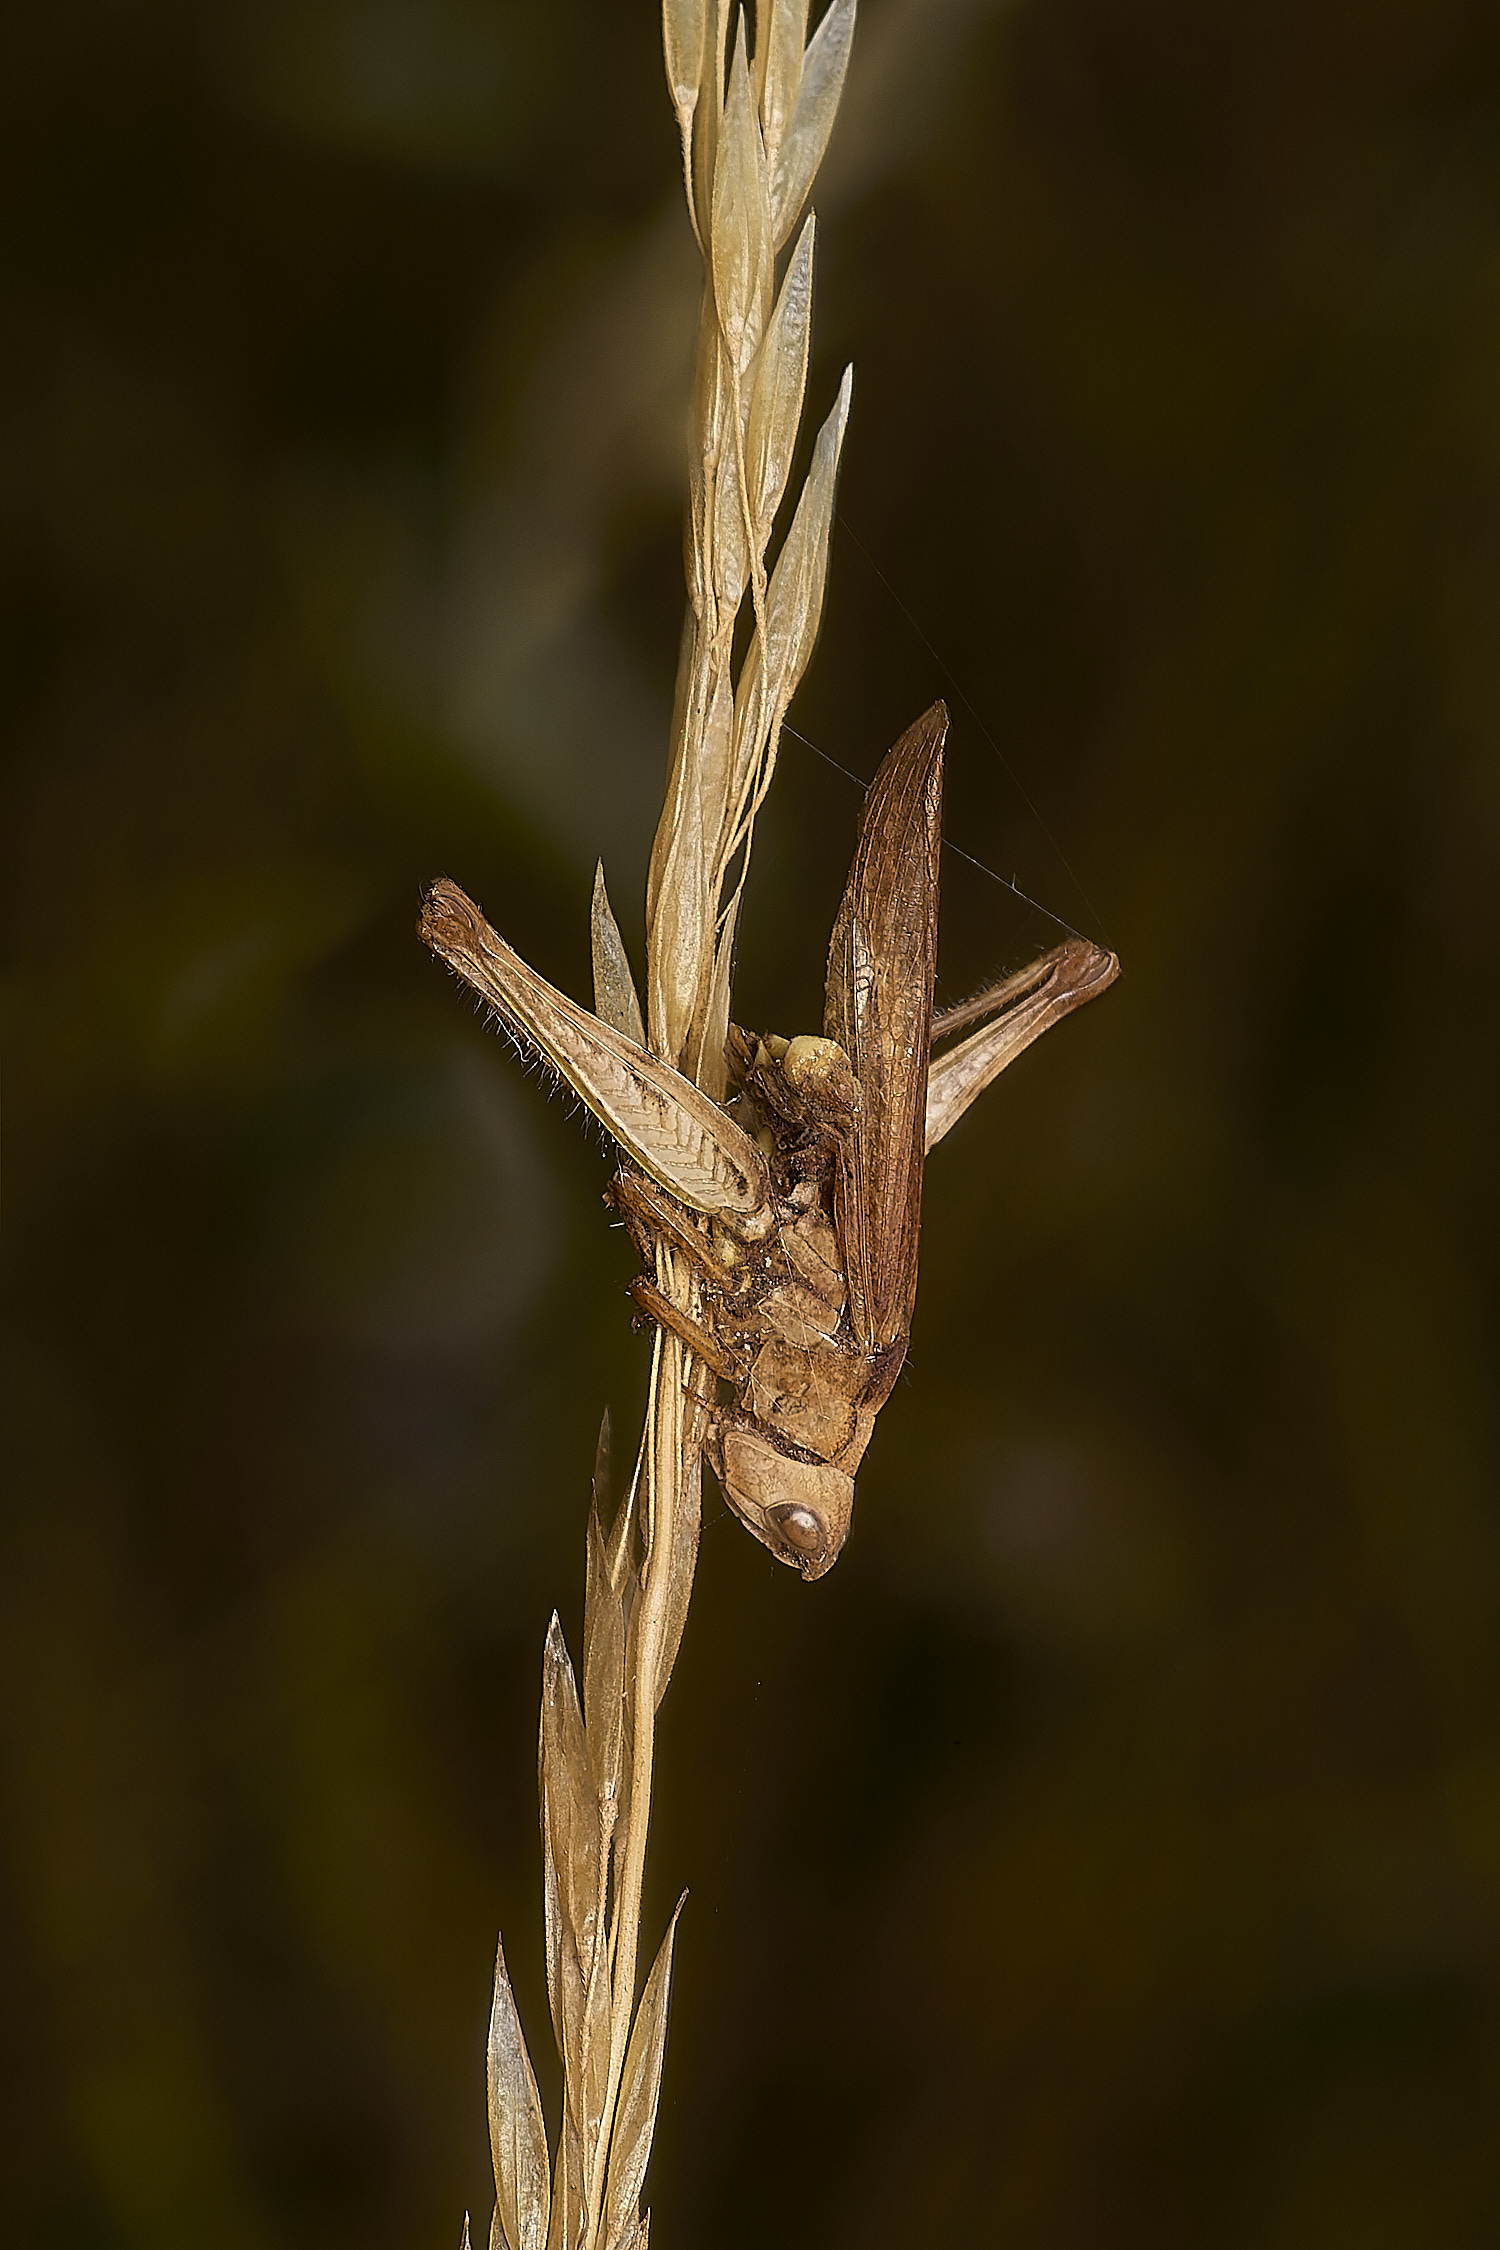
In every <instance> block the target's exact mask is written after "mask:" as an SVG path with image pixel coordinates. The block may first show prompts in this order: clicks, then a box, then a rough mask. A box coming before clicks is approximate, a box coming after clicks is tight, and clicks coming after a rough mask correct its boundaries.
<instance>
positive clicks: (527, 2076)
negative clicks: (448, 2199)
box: [464, 1946, 550, 2250]
mask: <svg viewBox="0 0 1500 2250" xmlns="http://www.w3.org/2000/svg"><path fill="white" fill-rule="evenodd" d="M489 2095H490V2153H491V2155H492V2157H493V2159H494V2165H495V2216H494V2219H493V2220H492V2222H491V2225H490V2250H543V2245H544V2244H545V2242H546V2240H547V2220H548V2216H549V2210H548V2206H549V2201H550V2197H549V2190H548V2183H547V2128H546V2126H545V2124H544V2123H543V2121H542V2104H541V2098H540V2096H539V2095H538V2093H537V2090H536V2074H535V2073H534V2071H533V2070H532V2067H531V2057H530V2056H529V2055H528V2054H527V2052H526V2041H525V2038H524V2037H523V2035H522V2031H521V2019H520V2017H519V2016H518V2015H517V2013H516V2003H515V1996H514V1994H513V1993H512V1991H511V1989H510V1978H509V1977H508V1976H507V1975H506V1973H505V1950H504V1948H503V1946H497V1947H496V1949H495V1997H494V2002H493V2005H492V2007H491V2009H490V2036H489ZM468 2239H469V2222H468V2218H467V2215H466V2216H465V2219H464V2241H465V2244H467V2242H468Z"/></svg>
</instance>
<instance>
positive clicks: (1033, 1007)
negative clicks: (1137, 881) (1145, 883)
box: [927, 938, 1120, 1151]
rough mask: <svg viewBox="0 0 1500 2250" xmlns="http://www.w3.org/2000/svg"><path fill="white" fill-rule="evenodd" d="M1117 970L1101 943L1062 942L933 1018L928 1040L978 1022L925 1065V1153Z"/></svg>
mask: <svg viewBox="0 0 1500 2250" xmlns="http://www.w3.org/2000/svg"><path fill="white" fill-rule="evenodd" d="M1119 973H1120V964H1119V962H1118V961H1117V960H1116V958H1115V956H1114V954H1112V953H1107V952H1106V951H1105V950H1104V948H1103V946H1101V945H1091V944H1090V943H1089V941H1088V940H1087V939H1086V938H1070V939H1069V940H1068V942H1067V944H1066V945H1059V946H1055V947H1054V948H1053V950H1052V951H1051V952H1050V953H1044V954H1043V955H1042V957H1041V959H1040V960H1039V961H1033V962H1032V964H1031V966H1030V967H1029V968H1027V969H1022V970H1020V971H1018V973H1017V974H1016V975H1015V976H1013V977H1006V978H1005V980H1004V981H1003V983H1000V984H996V985H992V986H991V987H990V989H989V990H988V991H987V992H981V993H979V994H977V995H976V996H975V998H974V999H972V1000H965V1001H964V1002H963V1003H962V1004H961V1005H960V1006H959V1007H956V1008H947V1009H945V1010H944V1011H943V1013H942V1014H941V1015H939V1016H934V1017H933V1019H932V1036H933V1038H934V1040H937V1039H943V1038H948V1037H950V1036H951V1035H952V1034H953V1033H954V1032H956V1031H963V1030H965V1029H966V1028H967V1026H968V1025H969V1024H971V1023H981V1024H982V1028H981V1029H980V1030H978V1031H976V1032H975V1033H974V1034H973V1035H972V1037H970V1038H968V1039H965V1040H963V1041H962V1042H961V1043H960V1044H959V1045H958V1046H957V1047H950V1048H949V1050H948V1052H947V1053H946V1054H944V1055H934V1056H933V1057H932V1060H931V1062H930V1063H929V1064H928V1067H927V1148H928V1150H929V1151H930V1150H932V1149H934V1148H936V1147H937V1144H938V1142H939V1141H940V1140H941V1139H942V1138H943V1135H944V1134H945V1133H947V1132H949V1131H951V1129H952V1128H953V1126H955V1125H956V1124H957V1123H958V1120H959V1119H960V1118H961V1117H962V1115H963V1113H964V1111H965V1110H966V1109H967V1108H968V1107H969V1105H970V1103H971V1102H975V1101H977V1100H978V1099H979V1096H980V1095H981V1094H982V1093H983V1092H984V1090H985V1088H986V1087H987V1086H989V1085H992V1084H993V1082H994V1081H995V1079H997V1078H998V1077H999V1075H1000V1073H1001V1071H1002V1070H1004V1069H1005V1068H1006V1067H1007V1066H1008V1065H1009V1064H1010V1063H1013V1062H1014V1061H1015V1059H1016V1057H1017V1055H1019V1054H1021V1053H1022V1052H1023V1051H1024V1050H1025V1049H1026V1048H1027V1047H1029V1046H1030V1045H1031V1043H1032V1041H1033V1040H1034V1039H1040V1037H1041V1036H1042V1033H1043V1032H1044V1031H1050V1030H1051V1028H1052V1026H1053V1025H1054V1024H1055V1023H1060V1022H1061V1021H1062V1019H1063V1017H1064V1016H1066V1015H1071V1014H1072V1012H1073V1010H1074V1009H1075V1008H1081V1007H1082V1006H1083V1004H1084V1002H1085V1001H1087V1000H1094V999H1097V997H1098V995H1099V994H1100V993H1101V992H1104V991H1106V990H1107V989H1108V987H1109V986H1110V985H1112V984H1113V983H1114V981H1115V978H1116V977H1117V976H1118V975H1119ZM985 1019H988V1020H985Z"/></svg>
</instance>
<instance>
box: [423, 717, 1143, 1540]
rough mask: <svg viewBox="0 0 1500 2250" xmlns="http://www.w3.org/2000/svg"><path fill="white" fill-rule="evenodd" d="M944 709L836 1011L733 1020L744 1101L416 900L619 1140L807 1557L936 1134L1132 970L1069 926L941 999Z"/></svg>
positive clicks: (844, 1469) (446, 892) (446, 943)
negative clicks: (1073, 935)
mask: <svg viewBox="0 0 1500 2250" xmlns="http://www.w3.org/2000/svg"><path fill="white" fill-rule="evenodd" d="M947 731H948V714H947V711H946V710H945V708H944V706H943V705H942V704H941V703H937V704H934V705H933V707H932V709H931V710H930V711H928V712H927V713H926V714H925V715H924V716H923V717H922V718H920V719H918V720H917V722H916V724H915V725H914V726H912V727H910V728H908V730H907V732H906V733H905V734H904V735H903V736H902V737H901V740H900V741H899V742H898V743H897V744H896V746H895V748H894V749H893V750H891V751H890V753H889V754H888V756H887V757H886V758H885V760H884V762H883V763H882V765H881V768H880V771H879V773H878V774H877V775H876V777H875V781H874V783H873V785H872V787H871V789H870V792H869V795H868V797H867V798H866V800H865V806H864V812H863V815H862V817H861V821H860V830H859V843H858V847H857V849H856V851H855V855H854V864H853V866H852V868H851V869H850V873H849V881H848V885H847V887H846V889H845V892H844V898H843V903H842V905H841V906H840V908H839V913H838V918H837V920H836V921H835V923H834V927H833V936H832V940H831V942H830V945H829V949H828V978H827V988H826V1001H825V1007H824V1017H823V1033H822V1036H821V1037H814V1036H811V1035H804V1036H802V1037H800V1038H795V1039H782V1038H776V1037H770V1036H767V1037H764V1038H757V1037H755V1036H754V1035H752V1034H749V1033H746V1032H744V1031H741V1030H740V1029H739V1028H738V1027H737V1026H733V1025H732V1026H731V1027H730V1032H729V1043H728V1055H727V1063H728V1082H729V1091H728V1097H727V1099H726V1101H725V1102H724V1103H723V1105H720V1104H719V1103H718V1102H715V1101H713V1100H711V1099H710V1097H709V1096H708V1095H707V1094H706V1093H704V1092H703V1091H702V1090H701V1088H699V1087H698V1086H695V1085H694V1084H693V1083H692V1082H691V1081H690V1080H689V1079H687V1078H686V1077H684V1076H683V1075H682V1073H681V1072H679V1071H677V1070H675V1069H673V1067H672V1066H671V1064H670V1063H667V1062H664V1061H663V1060H661V1059H660V1058H659V1057H658V1056H656V1055H653V1054H651V1053H650V1052H649V1051H648V1050H647V1048H646V1047H645V1046H644V1045H643V1044H642V1043H641V1042H640V1041H639V1040H637V1039H634V1038H632V1037H631V1036H630V1035H629V1033H628V1032H626V1031H623V1030H617V1029H615V1028H613V1027H612V1025H610V1024H608V1023H605V1022H602V1021H601V1020H600V1018H599V1017H597V1016H595V1015H592V1014H590V1013H589V1011H588V1010H587V1009H585V1008H581V1007H579V1006H578V1005H577V1003H576V1002H574V1001H572V1000H570V999H568V998H567V996H566V995H565V994H564V993H561V992H558V991H557V990H556V989H555V988H554V987H553V986H552V985H550V984H548V983H547V982H546V981H545V979H543V978H542V977H539V976H538V975H537V974H536V972H535V970H533V969H530V968H528V967H527V965H526V963H525V962H524V961H523V960H521V958H520V956H519V955H518V954H516V953H515V952H513V951H512V950H511V948H510V947H509V946H508V945H507V944H506V943H505V941H504V939H503V938H501V937H499V936H498V935H497V934H496V933H495V931H494V930H492V929H491V928H490V926H489V924H488V923H487V922H486V921H485V919H484V917H483V915H482V914H481V913H480V912H479V909H478V908H477V907H476V906H475V905H474V904H473V903H472V902H471V901H470V900H469V899H468V898H466V897H465V896H464V893H463V892H462V891H461V890H459V889H458V887H457V885H456V884H454V883H450V882H447V881H446V880H444V881H439V882H437V883H434V884H433V886H432V887H431V889H430V890H429V891H428V893H427V895H426V898H425V899H424V901H423V906H422V916H421V921H420V923H419V925H418V927H419V930H420V934H421V936H422V937H423V938H424V939H425V941H426V943H427V944H428V945H429V946H431V948H432V950H433V951H434V952H435V953H437V954H438V955H439V956H440V957H441V958H442V959H443V960H445V961H446V962H447V963H448V964H449V966H450V967H451V968H453V969H455V970H456V971H457V972H458V974H459V975H460V976H461V977H463V978H464V979H465V981H466V982H467V983H468V984H470V985H472V986H473V988H474V989H475V990H476V991H477V992H478V993H479V994H480V995H481V996H482V997H483V998H484V999H485V1000H486V1001H488V1002H489V1004H490V1005H491V1007H492V1008H493V1009H494V1010H495V1011H496V1013H497V1014H498V1015H499V1016H500V1017H501V1018H502V1020H503V1021H504V1022H505V1023H506V1024H507V1025H508V1026H509V1027H510V1028H511V1029H512V1030H513V1031H515V1032H517V1033H518V1034H520V1035H521V1036H523V1037H524V1038H526V1039H529V1040H530V1041H532V1042H534V1043H535V1045H536V1046H537V1047H538V1048H540V1049H541V1051H542V1053H543V1054H544V1055H545V1056H546V1057H547V1059H548V1060H549V1061H550V1062H551V1063H552V1064H553V1065H554V1066H555V1068H556V1069H557V1070H558V1071H559V1072H560V1073H561V1074H562V1076H563V1077H564V1078H565V1079H566V1080H567V1081H568V1083H569V1085H571V1086H572V1087H573V1089H574V1091H575V1092H576V1093H577V1094H578V1095H579V1096H580V1097H581V1099H582V1100H583V1101H584V1102H585V1103H586V1104H587V1106H588V1108H589V1109H590V1110H592V1112H593V1113H594V1115H595V1117H597V1118H598V1120H599V1122H600V1123H601V1124H602V1125H603V1126H604V1128H605V1130H606V1131H607V1132H608V1133H609V1134H611V1135H612V1137H613V1138H614V1140H615V1141H616V1143H617V1144H618V1146H619V1148H620V1150H621V1152H622V1155H623V1157H624V1159H625V1161H624V1162H623V1163H622V1165H621V1168H620V1171H619V1173H618V1176H617V1177H616V1179H615V1180H614V1181H613V1183H612V1185H611V1187H610V1189H609V1190H608V1193H607V1200H609V1201H611V1202H612V1203H613V1204H614V1205H615V1207H616V1209H617V1210H618V1211H619V1212H620V1214H621V1216H622V1217H623V1218H624V1220H625V1222H626V1224H627V1226H628V1227H629V1229H630V1231H631V1233H632V1235H633V1237H634V1239H635V1242H636V1245H637V1247H638V1248H639V1250H640V1251H641V1253H642V1256H643V1258H644V1259H645V1261H646V1263H647V1265H648V1266H654V1267H655V1268H656V1271H657V1275H658V1279H657V1280H652V1279H650V1278H649V1276H647V1275H642V1276H640V1277H638V1278H637V1279H636V1280H635V1281H634V1282H632V1283H631V1285H630V1286H631V1295H632V1296H633V1297H634V1299H635V1302H636V1304H637V1305H638V1307H639V1308H640V1310H641V1312H642V1313H643V1314H645V1315H647V1316H648V1317H649V1318H650V1319H651V1320H653V1321H655V1322H657V1323H659V1324H660V1325H661V1326H663V1327H666V1328H670V1329H672V1330H673V1331H674V1332H675V1333H676V1334H677V1335H678V1336H680V1337H681V1338H682V1340H683V1342H684V1343H685V1344H686V1345H687V1346H688V1348H689V1351H690V1352H691V1354H692V1359H693V1361H695V1362H697V1363H698V1365H699V1367H700V1368H701V1369H703V1370H706V1371H707V1373H706V1376H700V1377H699V1378H698V1382H699V1387H698V1388H697V1389H696V1391H695V1394H694V1395H695V1397H696V1398H697V1401H698V1404H699V1407H700V1409H701V1413H702V1422H701V1430H702V1440H703V1444H704V1448H705V1450H706V1452H707V1454H708V1458H709V1460H710V1462H711V1463H712V1465H713V1468H714V1470H715V1473H716V1474H717V1476H718V1479H719V1482H720V1484H721V1486H722V1487H723V1490H724V1494H725V1497H726V1498H727V1500H728V1502H729V1505H730V1506H731V1508H732V1509H733V1510H734V1512H735V1514H736V1515H737V1516H738V1517H739V1518H740V1520H741V1522H742V1523H744V1524H745V1525H746V1527H747V1528H748V1529H749V1530H750V1531H751V1532H753V1533H754V1535H755V1537H756V1538H757V1539H759V1540H761V1541H762V1542H763V1543H764V1544H765V1545H766V1546H767V1547H768V1548H769V1549H770V1550H771V1552H772V1554H774V1555H775V1556H776V1557H777V1558H778V1559H779V1560H780V1561H782V1562H785V1563H788V1564H790V1565H792V1566H793V1567H794V1568H795V1569H797V1570H799V1571H800V1572H801V1573H802V1575H803V1577H804V1578H809V1579H812V1578H820V1577H821V1576H822V1575H823V1573H824V1572H825V1571H826V1570H828V1569H829V1568H830V1567H831V1566H832V1564H833V1563H834V1562H835V1561H836V1560H837V1558H838V1555H839V1551H840V1549H841V1548H842V1546H843V1544H844V1541H845V1538H846V1537H847V1535H848V1530H849V1521H850V1515H851V1511H852V1508H853V1502H854V1473H855V1470H856V1469H857V1468H858V1466H859V1463H860V1460H861V1458H862V1457H863V1454H864V1451H865V1448H866V1446H867V1445H868V1444H869V1442H870V1434H871V1431H872V1430H873V1428H874V1424H875V1417H876V1415H877V1414H878V1413H879V1412H880V1409H881V1407H882V1406H883V1405H884V1404H885V1402H886V1400H887V1399H888V1398H889V1396H890V1394H891V1390H892V1388H893V1386H894V1384H895V1382H896V1379H897V1377H898V1375H899V1374H900V1372H901V1366H902V1362H903V1360H904V1359H905V1357H906V1347H907V1339H908V1337H909V1336H910V1333H911V1322H912V1309H913V1304H914V1300H915V1296H916V1285H917V1247H918V1240H919V1236H920V1232H921V1218H922V1170H923V1164H924V1160H925V1158H926V1156H927V1153H928V1151H929V1150H931V1149H932V1148H935V1147H936V1145H937V1143H938V1142H939V1141H940V1140H942V1139H943V1137H944V1135H945V1134H946V1133H948V1132H949V1131H950V1130H951V1129H952V1127H953V1126H954V1125H955V1124H956V1123H957V1121H958V1119H959V1118H960V1117H961V1116H962V1115H963V1113H964V1111H965V1110H966V1109H967V1108H968V1107H969V1105H970V1103H971V1102H973V1101H974V1100H975V1099H976V1098H977V1097H978V1096H979V1095H980V1094H981V1093H983V1091H984V1089H985V1088H986V1087H987V1086H988V1085H989V1084H990V1083H991V1082H992V1081H993V1080H994V1079H995V1078H997V1077H998V1076H999V1074H1000V1072H1001V1071H1002V1070H1004V1069H1005V1068H1006V1067H1007V1065H1008V1064H1010V1063H1012V1062H1014V1060H1015V1058H1016V1057H1017V1055H1019V1054H1020V1053H1021V1052H1022V1050H1023V1049H1024V1048H1026V1047H1028V1046H1030V1044H1031V1042H1032V1041H1033V1040H1034V1039H1037V1038H1039V1037H1040V1036H1041V1034H1042V1033H1043V1032H1044V1031H1046V1030H1048V1029H1049V1028H1050V1027H1051V1026H1052V1025H1053V1024H1054V1023H1057V1022H1059V1021H1060V1020H1061V1018H1062V1017H1063V1016H1065V1015H1067V1014H1069V1013H1070V1012H1071V1011H1072V1010H1073V1009H1074V1008H1078V1007H1081V1006H1082V1005H1083V1003H1084V1002H1085V1001H1087V1000H1092V999H1093V998H1094V997H1095V996H1096V995H1097V994H1098V993H1101V992H1103V991H1104V990H1105V988H1106V987H1107V986H1108V985H1110V984H1112V983H1113V982H1114V980H1115V978H1116V977H1117V976H1118V975H1119V963H1118V961H1117V960H1116V959H1115V956H1114V955H1113V954H1112V953H1108V952H1106V951H1105V950H1104V949H1103V948H1102V947H1100V946H1096V945H1092V944H1090V943H1088V942H1087V941H1086V940H1084V939H1072V940H1070V941H1069V942H1068V943H1067V944H1065V945H1060V946H1057V947H1056V948H1054V950H1053V951H1052V952H1050V953H1046V954H1044V955H1042V957H1041V958H1040V959H1039V960H1037V961H1035V962H1033V963H1032V964H1031V966H1030V967H1029V968H1027V969H1023V970H1022V971H1020V973H1019V974H1018V975H1015V976H1012V977H1008V978H1006V979H1005V980H1004V982H1002V983H1000V984H997V985H995V986H993V987H991V988H990V989H989V990H988V991H986V992H983V993H981V994H979V995H978V997H977V998H975V999H973V1000H969V1001H966V1002H965V1003H964V1004H963V1005H962V1006H960V1007H956V1008H951V1009H949V1010H947V1011H946V1012H945V1013H943V1014H941V1015H938V1016H936V1017H934V1015H933V1012H932V990H933V975H934V969H935V966H936V959H937V927H938V858H939V852H940V849H941V843H942V788H943V745H944V741H945V738H946V735H947ZM974 1025H978V1026H979V1028H978V1029H975V1030H971V1029H970V1027H971V1026H974ZM960 1032H968V1033H969V1036H968V1037H966V1038H963V1039H961V1040H960V1041H959V1043H958V1044H957V1045H956V1046H951V1047H949V1048H948V1049H947V1050H946V1052H944V1053H942V1054H939V1055H934V1054H933V1052H932V1048H933V1043H934V1041H941V1040H945V1039H950V1038H953V1037H955V1036H956V1035H957V1034H959V1033H960ZM663 1252H666V1253H669V1254H673V1255H674V1257H675V1261H676V1269H675V1270H678V1271H684V1270H685V1272H686V1275H687V1277H688V1279H689V1281H690V1284H691V1286H690V1287H689V1289H688V1290H687V1292H686V1294H687V1298H688V1304H687V1309H684V1306H683V1303H682V1302H681V1301H679V1300H680V1299H681V1297H682V1295H683V1292H682V1291H681V1290H678V1291H675V1292H674V1293H673V1295H672V1296H669V1295H668V1294H667V1293H666V1291H665V1290H663V1288H662V1287H660V1286H659V1282H660V1279H661V1278H662V1277H663V1274H664V1270H665V1269H664V1265H663ZM690 1364H691V1363H690ZM721 1383H723V1384H727V1385H729V1386H731V1389H732V1397H731V1398H730V1399H729V1400H728V1401H725V1400H723V1399H722V1398H721V1396H720V1393H719V1388H718V1386H719V1385H720V1384H721ZM705 1386H706V1387H705Z"/></svg>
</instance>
